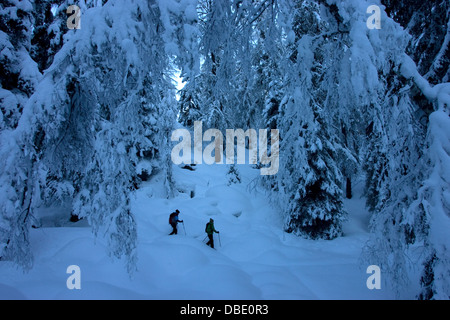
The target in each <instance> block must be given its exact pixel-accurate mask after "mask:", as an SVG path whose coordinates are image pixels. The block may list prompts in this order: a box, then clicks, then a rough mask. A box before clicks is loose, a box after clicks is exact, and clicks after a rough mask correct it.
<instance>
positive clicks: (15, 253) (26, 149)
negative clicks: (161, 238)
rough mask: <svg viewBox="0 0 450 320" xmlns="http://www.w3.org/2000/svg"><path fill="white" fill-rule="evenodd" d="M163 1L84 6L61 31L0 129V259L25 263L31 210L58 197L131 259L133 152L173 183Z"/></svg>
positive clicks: (132, 262) (150, 170) (134, 232)
mask: <svg viewBox="0 0 450 320" xmlns="http://www.w3.org/2000/svg"><path fill="white" fill-rule="evenodd" d="M174 7H175V6H172V7H170V8H172V9H173V8H174ZM164 10H167V5H162V4H161V3H158V2H156V1H151V2H147V1H141V0H136V1H133V2H132V3H130V2H129V1H122V0H117V1H109V2H107V3H106V4H105V5H104V6H101V5H98V6H93V7H91V8H88V9H87V10H85V11H84V12H83V15H82V19H83V20H82V21H83V22H82V27H81V29H79V30H76V29H75V30H70V31H68V32H67V33H66V35H65V43H64V45H63V47H62V48H61V49H60V51H59V52H58V54H57V55H56V56H55V57H54V61H53V64H52V65H51V67H50V68H48V69H47V70H46V73H45V75H44V78H43V80H42V81H41V82H40V83H39V85H38V86H37V88H36V91H35V93H34V94H33V95H32V96H31V98H30V99H29V100H28V101H27V103H26V105H25V107H24V111H23V114H22V116H21V118H20V122H19V125H18V127H17V129H15V130H13V131H8V132H2V153H1V160H2V165H3V167H4V168H6V169H7V170H6V171H4V172H2V175H1V179H2V196H3V199H2V203H4V204H5V206H3V208H2V220H1V222H2V223H1V227H2V239H1V241H2V246H4V250H3V251H4V252H3V253H2V257H3V259H11V260H14V261H16V262H18V263H19V264H21V265H22V266H25V267H29V266H30V265H31V261H32V255H31V252H30V251H29V240H28V230H29V228H30V226H31V223H32V220H33V215H34V212H35V210H36V209H37V208H39V207H40V206H46V205H49V203H54V202H55V201H61V202H68V203H69V205H70V206H72V210H73V214H75V215H77V216H79V217H80V218H86V219H88V221H89V222H90V224H91V225H92V227H93V230H94V232H95V233H96V234H97V235H99V236H104V237H105V238H106V239H107V241H108V243H109V248H110V252H111V254H112V255H114V256H116V257H118V258H120V257H125V258H126V261H127V266H128V269H129V271H132V270H133V268H134V267H135V263H136V250H135V249H136V240H137V226H136V223H135V221H134V218H133V214H132V213H131V210H130V201H131V193H132V191H133V190H134V189H135V188H136V187H137V186H138V184H139V178H138V175H139V173H140V172H138V163H139V161H142V160H147V162H148V163H149V164H148V165H147V166H146V169H147V171H148V174H150V175H151V174H153V171H156V170H155V169H162V170H164V171H165V172H166V178H167V179H166V185H167V186H168V192H171V187H173V181H172V177H171V169H170V168H171V162H170V151H169V150H168V147H169V143H168V142H169V141H168V139H169V137H170V131H171V130H172V128H173V126H174V121H175V119H176V118H175V112H174V105H175V103H174V93H175V91H174V88H173V85H172V81H171V73H172V68H173V67H172V65H171V63H170V61H171V59H170V55H171V54H173V52H170V51H169V48H171V47H173V46H174V45H175V46H176V45H179V46H180V48H184V47H183V45H184V44H182V43H179V42H177V40H176V39H173V38H171V37H170V34H168V33H163V30H167V28H168V24H167V20H166V19H165V17H164V14H163V13H164ZM176 12H178V14H180V15H184V14H185V12H184V11H183V12H181V11H176ZM193 23H194V22H193Z"/></svg>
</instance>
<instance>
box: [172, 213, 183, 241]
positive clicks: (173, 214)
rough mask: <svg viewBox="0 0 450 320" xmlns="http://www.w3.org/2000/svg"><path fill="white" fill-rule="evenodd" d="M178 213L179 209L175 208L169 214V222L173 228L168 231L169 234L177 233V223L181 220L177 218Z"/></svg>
mask: <svg viewBox="0 0 450 320" xmlns="http://www.w3.org/2000/svg"><path fill="white" fill-rule="evenodd" d="M179 214H180V211H179V210H178V209H177V210H175V212H172V213H171V214H170V217H169V224H170V225H171V226H172V228H173V231H172V233H170V234H169V235H170V236H171V235H173V234H177V233H178V231H177V224H178V222H183V220H179V219H178V215H179Z"/></svg>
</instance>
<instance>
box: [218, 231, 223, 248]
mask: <svg viewBox="0 0 450 320" xmlns="http://www.w3.org/2000/svg"><path fill="white" fill-rule="evenodd" d="M217 235H218V236H219V245H220V247H222V242H221V241H220V233H217Z"/></svg>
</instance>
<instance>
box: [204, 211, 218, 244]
mask: <svg viewBox="0 0 450 320" xmlns="http://www.w3.org/2000/svg"><path fill="white" fill-rule="evenodd" d="M205 232H206V233H207V234H208V238H209V241H208V242H207V243H206V245H208V246H211V248H213V249H214V237H213V234H214V232H216V233H219V231H217V230H216V229H215V228H214V220H213V219H212V218H211V219H209V222H208V223H207V224H206V228H205Z"/></svg>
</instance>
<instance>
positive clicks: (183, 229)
mask: <svg viewBox="0 0 450 320" xmlns="http://www.w3.org/2000/svg"><path fill="white" fill-rule="evenodd" d="M182 223H183V230H184V235H185V236H187V234H186V228H185V227H184V221H183V222H182Z"/></svg>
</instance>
